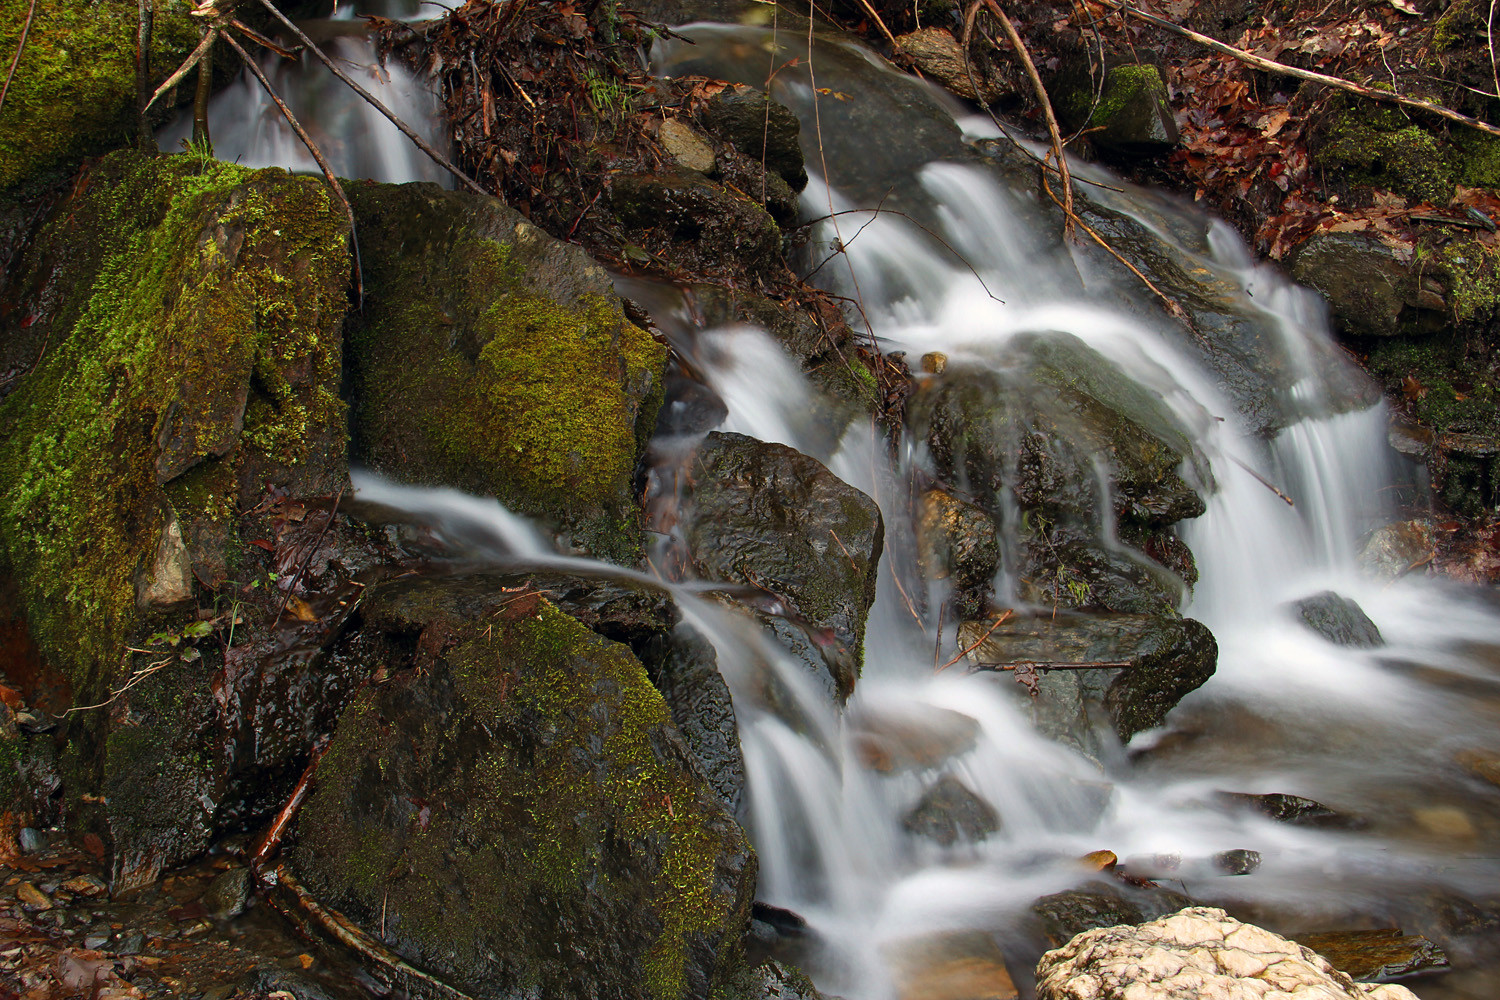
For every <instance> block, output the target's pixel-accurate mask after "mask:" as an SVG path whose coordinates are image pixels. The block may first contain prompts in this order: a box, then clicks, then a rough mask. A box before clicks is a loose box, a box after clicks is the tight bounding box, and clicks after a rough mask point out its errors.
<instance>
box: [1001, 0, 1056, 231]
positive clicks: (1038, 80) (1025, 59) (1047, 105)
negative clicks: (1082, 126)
mask: <svg viewBox="0 0 1500 1000" xmlns="http://www.w3.org/2000/svg"><path fill="white" fill-rule="evenodd" d="M983 2H984V5H985V7H987V8H989V12H990V13H991V14H994V15H995V17H996V18H997V19H998V20H999V21H1000V27H1002V28H1004V29H1005V37H1006V38H1008V39H1009V40H1010V44H1011V47H1012V48H1014V49H1015V50H1016V55H1017V56H1018V57H1020V60H1021V64H1022V65H1023V66H1025V67H1026V77H1027V79H1029V80H1030V81H1031V89H1032V90H1033V91H1035V93H1036V99H1037V103H1039V104H1040V105H1041V106H1042V116H1043V117H1044V118H1046V120H1047V135H1048V136H1050V137H1051V139H1052V155H1053V156H1054V157H1056V158H1057V173H1058V176H1060V177H1061V178H1062V188H1063V200H1062V206H1063V211H1064V212H1065V213H1066V214H1067V216H1068V221H1067V222H1066V223H1064V226H1065V228H1064V233H1065V234H1066V235H1072V226H1073V220H1074V219H1076V218H1077V216H1076V215H1075V214H1074V212H1073V177H1072V175H1071V174H1069V173H1068V158H1067V157H1066V156H1065V155H1064V154H1063V140H1062V132H1061V130H1059V129H1058V127H1057V115H1056V114H1055V113H1053V111H1052V99H1051V98H1050V97H1049V96H1048V95H1047V88H1046V87H1045V86H1043V84H1042V76H1041V74H1040V73H1038V72H1037V69H1036V63H1034V62H1032V60H1031V53H1030V52H1028V51H1027V50H1026V43H1025V42H1023V41H1021V36H1020V34H1019V33H1018V32H1017V31H1016V26H1015V25H1014V24H1011V23H1010V18H1009V17H1006V16H1005V11H1004V10H1003V9H1002V8H1001V7H1000V5H999V4H998V3H996V2H995V0H983Z"/></svg>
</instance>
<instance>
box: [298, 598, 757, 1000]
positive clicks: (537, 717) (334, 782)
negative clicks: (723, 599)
mask: <svg viewBox="0 0 1500 1000" xmlns="http://www.w3.org/2000/svg"><path fill="white" fill-rule="evenodd" d="M497 584H498V581H497ZM494 592H495V597H496V599H495V600H494V601H493V602H492V605H491V607H492V610H489V611H486V612H481V613H478V614H471V613H469V612H472V611H473V609H474V608H477V607H480V606H481V605H480V604H476V603H475V602H474V600H473V595H472V593H470V596H469V597H466V598H465V599H464V600H462V601H460V602H458V603H456V604H451V605H450V607H449V610H448V611H447V612H441V611H438V610H436V609H434V610H433V611H432V612H431V617H429V618H428V620H427V621H425V622H417V621H414V620H413V618H412V612H413V608H414V605H413V603H412V600H411V594H410V593H396V594H394V595H393V598H392V600H391V601H390V602H387V601H385V600H383V599H382V598H381V596H380V595H379V594H378V593H377V594H376V595H375V596H374V597H373V598H372V599H371V600H370V602H369V604H368V605H367V606H366V608H365V609H364V611H363V614H364V618H365V624H364V631H365V633H366V634H367V636H368V637H369V639H370V642H371V643H372V645H371V646H370V647H369V649H370V650H371V651H372V653H373V651H375V650H379V651H380V652H378V653H374V655H378V656H379V657H380V659H381V662H383V663H384V664H386V666H387V668H388V670H389V676H388V679H387V681H386V682H385V683H383V684H381V685H378V686H373V687H368V688H366V689H365V690H364V691H362V692H361V693H360V695H359V696H358V697H357V698H356V699H355V700H354V702H353V703H352V704H351V705H350V707H349V708H348V709H347V710H346V711H345V713H344V716H343V718H342V719H341V721H340V722H339V725H338V729H337V732H336V734H335V736H334V738H333V741H332V743H331V745H330V746H329V749H328V752H327V754H326V756H325V757H324V758H323V760H322V762H321V765H320V768H319V773H318V785H317V789H316V790H315V791H314V793H313V794H312V796H311V797H310V798H309V799H308V802H307V804H306V806H305V807H304V808H303V811H302V813H301V815H300V817H299V819H298V847H297V849H296V851H295V853H294V857H293V866H294V869H295V872H296V874H297V875H298V876H299V877H300V879H301V881H302V882H303V884H305V885H306V886H307V888H308V890H309V891H311V892H312V893H314V894H315V895H316V896H317V897H318V898H319V899H320V900H321V901H322V903H323V904H324V905H325V906H329V907H332V908H334V909H335V910H337V911H339V912H341V913H342V914H343V915H344V916H346V917H347V918H349V919H351V920H353V921H354V922H355V923H356V924H358V925H359V926H360V927H361V928H363V930H364V931H365V932H366V933H368V934H369V935H371V936H372V937H375V938H377V939H379V940H380V941H381V942H382V943H383V944H384V946H385V947H387V948H390V949H391V950H393V951H394V952H396V953H397V954H398V955H400V956H401V957H402V958H403V959H405V960H406V961H408V962H410V963H412V964H414V965H416V966H418V967H420V968H422V969H425V970H427V971H428V972H430V973H433V974H435V975H436V976H438V977H439V978H441V979H443V980H444V981H446V982H447V983H449V984H450V985H452V986H453V987H455V988H457V989H459V990H462V991H463V992H464V993H466V994H467V995H469V996H472V997H474V998H476V1000H484V998H500V997H514V996H519V995H545V996H611V997H622V998H623V997H639V998H646V997H652V998H666V997H690V996H693V997H696V996H707V995H710V994H711V993H712V992H714V990H715V989H716V988H718V987H720V986H723V985H724V984H725V983H726V982H727V981H728V979H729V978H730V977H731V976H732V975H733V974H734V973H735V971H736V969H737V965H738V963H739V961H740V955H741V939H742V936H743V935H744V933H745V931H746V929H747V927H748V923H749V919H750V906H751V901H752V899H753V895H754V886H755V860H754V855H753V853H752V851H751V849H750V845H749V843H748V841H747V839H746V837H745V834H744V832H743V831H742V830H741V829H740V828H739V827H738V826H737V825H736V824H735V822H734V820H733V819H732V817H731V816H730V815H729V813H728V812H727V810H726V809H725V807H724V806H723V804H722V803H721V802H720V800H719V798H718V796H717V795H716V794H715V793H714V791H713V790H712V789H711V788H710V787H709V786H708V785H707V784H706V783H705V782H704V781H703V780H702V778H701V777H700V776H699V775H698V772H697V771H696V769H695V768H694V766H693V764H692V762H691V761H690V759H689V756H688V752H687V751H686V749H685V748H684V747H683V745H682V741H681V739H680V738H679V736H678V732H677V729H676V728H675V727H674V726H673V725H672V722H671V719H670V717H669V715H668V711H667V706H666V705H665V703H664V702H663V701H662V698H661V696H660V695H659V694H658V693H657V691H656V690H655V688H653V687H652V686H651V682H650V681H649V679H648V678H647V676H646V671H645V670H644V669H643V668H642V666H641V664H640V661H638V660H637V659H636V658H635V656H634V655H633V654H632V653H631V652H630V650H629V648H628V647H626V646H624V645H621V644H618V643H615V642H612V641H610V640H607V639H604V638H602V637H601V636H599V635H598V634H596V633H594V632H591V631H590V630H589V629H587V628H585V627H584V626H583V625H581V624H580V623H579V622H577V621H575V620H574V619H572V618H570V617H569V616H568V615H566V614H564V613H563V612H562V611H560V610H559V609H558V608H557V607H556V606H555V605H553V604H552V603H550V602H549V601H547V600H545V599H543V598H541V596H540V595H539V594H538V593H537V592H536V591H529V592H528V591H502V590H501V589H500V587H499V586H496V587H495V589H494ZM466 608H467V609H468V610H467V611H466V610H465V609H466ZM414 630H415V631H414Z"/></svg>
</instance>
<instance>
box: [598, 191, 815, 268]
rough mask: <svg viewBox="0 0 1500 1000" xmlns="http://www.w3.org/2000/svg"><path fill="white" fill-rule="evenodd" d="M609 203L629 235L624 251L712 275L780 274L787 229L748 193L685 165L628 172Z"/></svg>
mask: <svg viewBox="0 0 1500 1000" xmlns="http://www.w3.org/2000/svg"><path fill="white" fill-rule="evenodd" d="M609 201H610V207H611V208H612V209H613V210H614V213H615V215H616V217H618V218H619V220H620V223H621V225H622V226H623V227H624V233H625V236H626V238H627V240H628V241H629V243H628V244H627V245H626V247H625V255H626V256H627V257H630V258H631V259H634V260H638V261H640V262H643V263H645V262H649V261H651V260H653V259H654V260H656V261H658V262H662V263H666V264H668V265H670V266H672V267H674V268H676V269H678V270H679V271H689V272H692V273H696V274H701V275H703V276H705V277H711V278H721V279H736V278H738V279H747V278H748V279H749V280H752V281H764V280H765V279H767V278H772V277H776V276H781V275H783V274H784V273H785V269H786V264H785V262H784V261H783V260H782V257H781V230H780V229H779V228H778V227H777V225H776V221H775V220H774V219H772V218H771V216H770V214H768V213H767V211H766V209H765V208H763V207H762V206H761V205H760V204H759V203H757V202H756V201H755V199H753V198H751V197H750V196H749V195H746V194H742V193H740V192H737V191H732V190H730V189H729V188H728V187H726V186H724V185H722V184H717V183H715V182H714V181H711V180H709V179H708V178H707V177H704V176H703V175H702V174H700V173H697V172H695V171H692V170H685V169H683V168H681V167H669V168H666V169H663V170H660V171H658V172H656V173H649V174H621V175H620V176H618V177H615V178H614V179H613V180H612V181H611V182H610V187H609Z"/></svg>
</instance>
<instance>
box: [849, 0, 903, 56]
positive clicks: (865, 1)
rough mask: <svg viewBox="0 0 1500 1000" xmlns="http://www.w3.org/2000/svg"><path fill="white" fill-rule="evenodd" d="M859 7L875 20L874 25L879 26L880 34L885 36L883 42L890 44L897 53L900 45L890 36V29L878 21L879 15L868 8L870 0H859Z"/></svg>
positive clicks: (873, 9) (894, 37)
mask: <svg viewBox="0 0 1500 1000" xmlns="http://www.w3.org/2000/svg"><path fill="white" fill-rule="evenodd" d="M859 5H860V6H861V7H863V8H864V9H865V13H866V14H869V15H870V16H871V17H873V18H874V19H875V24H876V25H877V26H879V28H880V33H881V34H882V35H884V36H885V40H886V41H888V42H890V43H891V46H892V47H893V48H895V49H897V50H898V51H899V50H900V48H901V43H900V42H898V41H896V36H895V35H893V34H891V29H890V28H887V27H886V26H885V22H884V21H882V20H881V19H880V15H879V14H877V13H875V8H874V7H872V6H870V0H859Z"/></svg>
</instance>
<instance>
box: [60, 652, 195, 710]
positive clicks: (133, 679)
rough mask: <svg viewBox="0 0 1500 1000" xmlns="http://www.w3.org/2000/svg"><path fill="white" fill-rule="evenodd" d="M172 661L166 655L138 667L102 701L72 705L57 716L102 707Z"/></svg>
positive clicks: (158, 654)
mask: <svg viewBox="0 0 1500 1000" xmlns="http://www.w3.org/2000/svg"><path fill="white" fill-rule="evenodd" d="M126 649H127V650H128V651H129V652H132V653H145V654H148V655H150V656H161V655H163V654H162V651H161V650H158V649H136V648H134V647H131V646H127V647H126ZM172 662H173V660H172V657H171V656H168V657H167V658H166V659H165V660H158V661H157V662H155V663H153V664H151V665H150V666H147V667H142V668H141V669H139V670H137V671H135V672H134V673H132V674H131V675H130V679H129V680H127V681H126V682H125V683H124V684H122V685H121V686H120V687H118V688H116V689H115V690H114V691H112V692H111V693H110V696H109V697H108V698H105V699H104V700H103V701H101V702H99V703H98V704H97V705H74V706H73V707H72V708H70V709H68V710H67V711H66V712H64V713H63V714H62V715H59V716H58V718H59V719H61V718H65V717H67V716H69V715H72V714H73V713H74V712H90V711H93V710H94V709H96V708H104V707H105V706H106V705H112V704H114V702H115V701H116V700H117V699H118V698H119V697H120V695H122V694H124V693H125V692H126V691H129V690H130V689H131V688H133V687H135V686H136V685H137V684H139V683H140V682H141V681H143V680H145V679H146V678H147V677H150V676H151V675H152V674H154V673H156V672H157V671H159V670H161V669H162V668H163V667H166V666H168V665H169V664H171V663H172Z"/></svg>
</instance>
